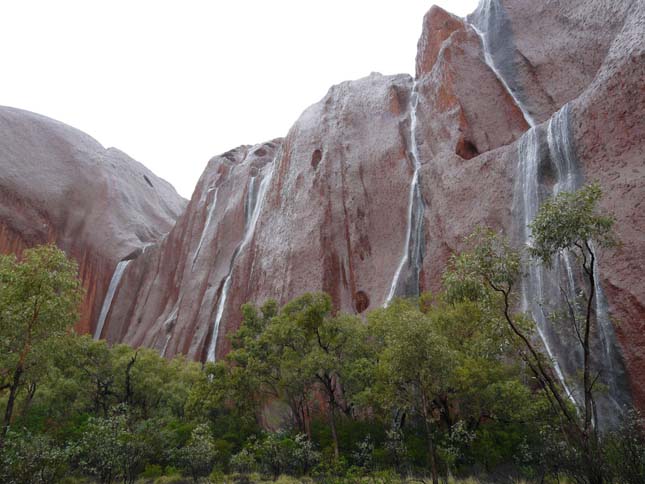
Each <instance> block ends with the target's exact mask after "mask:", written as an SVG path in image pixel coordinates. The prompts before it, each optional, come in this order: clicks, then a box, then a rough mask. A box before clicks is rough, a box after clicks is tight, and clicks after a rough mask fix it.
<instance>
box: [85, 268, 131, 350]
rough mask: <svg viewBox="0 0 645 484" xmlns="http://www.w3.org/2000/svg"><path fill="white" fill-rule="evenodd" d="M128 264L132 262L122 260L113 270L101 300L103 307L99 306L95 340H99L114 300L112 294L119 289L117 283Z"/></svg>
mask: <svg viewBox="0 0 645 484" xmlns="http://www.w3.org/2000/svg"><path fill="white" fill-rule="evenodd" d="M130 262H132V260H122V261H121V262H119V263H118V264H117V265H116V268H115V269H114V273H113V274H112V279H111V280H110V285H109V286H108V290H107V293H106V294H105V299H103V306H101V312H100V314H99V320H98V322H97V323H96V330H95V331H94V339H95V340H99V339H100V338H101V333H102V332H103V326H104V325H105V320H106V319H107V315H108V313H109V312H110V307H111V306H112V299H114V294H115V293H116V290H117V289H118V288H119V283H120V282H121V278H122V277H123V273H124V272H125V268H126V267H128V264H129V263H130Z"/></svg>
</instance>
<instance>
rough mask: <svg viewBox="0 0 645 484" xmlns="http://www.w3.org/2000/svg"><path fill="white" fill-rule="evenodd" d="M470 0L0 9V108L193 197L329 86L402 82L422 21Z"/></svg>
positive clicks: (470, 5) (215, 0)
mask: <svg viewBox="0 0 645 484" xmlns="http://www.w3.org/2000/svg"><path fill="white" fill-rule="evenodd" d="M433 3H436V4H438V5H440V6H442V7H443V8H445V9H446V10H449V11H451V12H453V13H455V14H457V15H460V16H464V15H466V14H468V13H470V12H471V11H473V10H474V9H475V6H476V4H477V0H443V1H441V0H434V1H432V0H429V1H423V0H398V1H394V0H388V1H378V0H344V1H343V0H318V1H314V0H271V1H269V0H227V1H223V0H212V1H206V0H204V1H197V0H184V1H179V0H176V1H173V2H171V1H162V0H149V1H148V0H110V1H108V0H103V1H98V0H76V1H72V0H57V1H55V2H54V1H51V0H43V1H34V0H5V1H1V0H0V52H1V53H2V54H1V57H0V58H1V59H2V60H1V61H0V62H1V64H0V65H1V66H2V70H1V73H0V105H5V106H13V107H18V108H21V109H27V110H29V111H34V112H37V113H40V114H44V115H46V116H49V117H52V118H54V119H58V120H60V121H63V122H65V123H67V124H70V125H72V126H74V127H76V128H78V129H81V130H82V131H85V132H86V133H88V134H90V135H91V136H93V137H94V138H96V139H97V140H98V141H100V142H101V143H102V144H103V145H105V146H115V147H117V148H119V149H121V150H123V151H125V152H126V153H128V154H129V155H130V156H132V157H133V158H135V159H137V160H139V161H141V162H142V163H144V164H145V165H146V166H148V167H149V168H150V169H151V170H152V171H154V172H155V173H156V174H158V175H159V176H162V177H163V178H165V179H167V180H168V181H170V182H171V183H172V184H173V185H174V186H175V187H176V188H177V190H178V191H179V193H181V194H182V195H183V196H184V197H187V198H190V195H191V194H192V191H193V188H194V186H195V183H196V182H197V179H198V178H199V176H200V175H201V173H202V170H203V169H204V167H205V165H206V162H207V161H208V160H209V159H210V158H211V157H212V156H213V155H216V154H219V153H223V152H225V151H228V150H229V149H231V148H234V147H236V146H238V145H241V144H255V143H259V142H262V141H267V140H269V139H272V138H275V137H279V136H284V135H286V134H287V131H288V130H289V128H290V127H291V125H292V124H293V123H294V122H295V121H296V119H297V118H298V116H299V115H300V113H301V112H302V111H303V110H304V109H305V108H306V107H307V106H309V105H310V104H313V103H315V102H317V101H318V100H320V99H321V98H322V97H323V96H324V95H325V93H326V92H327V90H328V89H329V87H330V86H331V85H333V84H337V83H339V82H342V81H344V80H349V79H356V78H359V77H363V76H366V75H368V74H369V73H370V72H373V71H377V72H381V73H383V74H396V73H400V72H408V73H412V72H413V71H414V59H415V55H416V45H417V40H418V38H419V35H420V33H421V24H422V19H423V14H424V13H425V12H426V11H427V10H428V9H429V8H430V6H431V5H432V4H433Z"/></svg>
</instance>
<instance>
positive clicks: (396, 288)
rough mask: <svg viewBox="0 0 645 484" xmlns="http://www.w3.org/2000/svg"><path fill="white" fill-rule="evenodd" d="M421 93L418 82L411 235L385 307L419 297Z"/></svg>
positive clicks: (413, 105) (413, 101)
mask: <svg viewBox="0 0 645 484" xmlns="http://www.w3.org/2000/svg"><path fill="white" fill-rule="evenodd" d="M418 104H419V94H418V91H417V83H416V81H415V82H414V84H413V86H412V91H411V93H410V146H409V149H408V152H409V153H410V158H411V161H412V163H413V166H414V173H413V175H412V181H411V183H410V200H409V204H408V224H407V228H408V236H407V238H406V240H405V247H404V249H403V256H402V257H401V261H400V262H399V265H398V267H397V269H396V272H395V273H394V277H393V278H392V283H391V284H390V290H389V292H388V295H387V298H386V299H385V305H386V306H387V304H389V303H390V301H391V300H392V299H393V298H394V297H395V296H397V295H405V296H414V295H418V294H419V277H420V274H421V268H422V266H423V246H424V240H423V219H424V212H425V201H424V200H423V195H422V194H421V185H420V183H419V170H420V169H421V162H420V160H419V147H418V144H417V134H416V131H417V106H418Z"/></svg>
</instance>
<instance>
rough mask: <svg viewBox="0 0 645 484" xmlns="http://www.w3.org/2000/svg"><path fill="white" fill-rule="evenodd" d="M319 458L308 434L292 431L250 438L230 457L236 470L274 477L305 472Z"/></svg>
mask: <svg viewBox="0 0 645 484" xmlns="http://www.w3.org/2000/svg"><path fill="white" fill-rule="evenodd" d="M319 461H320V454H319V453H318V452H317V451H316V450H315V449H314V447H313V444H312V443H311V441H310V440H308V439H307V437H306V436H305V435H302V434H296V435H292V434H290V433H289V432H285V431H279V432H270V433H267V434H265V435H263V436H262V438H260V439H250V440H249V441H248V443H247V445H246V446H245V447H244V448H243V449H242V450H241V451H240V452H239V453H238V454H236V455H235V456H233V458H232V459H231V467H232V468H233V469H234V470H236V471H237V472H241V473H244V474H249V473H252V472H259V473H262V474H264V475H269V476H272V477H273V478H274V479H277V477H278V476H279V475H280V474H283V473H284V474H292V475H297V476H299V475H303V474H307V473H308V472H309V470H310V469H312V468H313V467H315V466H316V465H317V464H318V462H319Z"/></svg>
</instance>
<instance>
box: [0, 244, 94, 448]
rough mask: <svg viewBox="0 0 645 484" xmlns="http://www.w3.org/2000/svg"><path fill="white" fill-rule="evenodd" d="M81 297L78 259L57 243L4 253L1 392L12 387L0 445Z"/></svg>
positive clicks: (0, 277)
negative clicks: (49, 347)
mask: <svg viewBox="0 0 645 484" xmlns="http://www.w3.org/2000/svg"><path fill="white" fill-rule="evenodd" d="M81 297H82V291H81V287H80V282H79V280H78V277H77V267H76V264H75V263H74V262H72V261H70V260H69V259H67V257H66V256H65V254H64V253H63V252H62V251H61V250H59V249H57V248H56V247H55V246H53V245H46V246H41V247H37V248H34V249H29V250H26V251H25V252H24V254H23V258H22V260H21V261H18V259H16V257H15V256H0V392H5V391H8V398H7V404H6V406H5V409H4V418H3V422H2V429H0V448H1V447H2V445H3V442H4V439H5V436H6V435H7V432H8V431H9V428H10V426H11V423H12V420H13V415H14V408H15V404H16V398H17V396H18V393H19V391H20V390H21V389H22V388H23V386H24V384H25V381H27V379H28V380H29V381H30V384H31V385H32V387H33V391H35V382H36V380H37V377H38V374H39V373H42V372H44V371H45V369H46V368H47V365H48V361H49V356H50V352H49V351H47V343H48V341H51V339H52V338H56V337H59V336H62V335H65V334H66V333H67V332H68V331H69V329H70V328H71V327H72V326H73V325H74V323H76V321H77V320H78V316H79V304H80V301H81ZM33 391H32V396H33Z"/></svg>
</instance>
